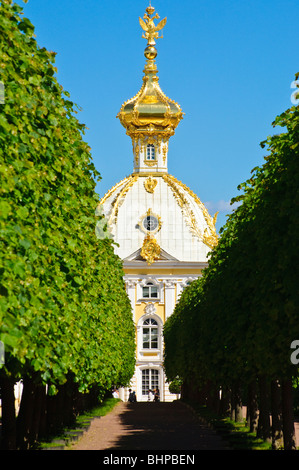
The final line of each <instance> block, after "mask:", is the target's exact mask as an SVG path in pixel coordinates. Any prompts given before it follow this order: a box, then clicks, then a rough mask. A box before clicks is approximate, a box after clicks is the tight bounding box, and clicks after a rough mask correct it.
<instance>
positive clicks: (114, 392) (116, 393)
mask: <svg viewBox="0 0 299 470" xmlns="http://www.w3.org/2000/svg"><path fill="white" fill-rule="evenodd" d="M112 396H113V398H119V393H118V390H117V389H116V388H114V389H113V392H112Z"/></svg>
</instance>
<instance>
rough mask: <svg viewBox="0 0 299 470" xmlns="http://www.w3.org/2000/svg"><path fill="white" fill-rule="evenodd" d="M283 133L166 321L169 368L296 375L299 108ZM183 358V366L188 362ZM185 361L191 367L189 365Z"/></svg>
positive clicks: (184, 373) (199, 373)
mask: <svg viewBox="0 0 299 470" xmlns="http://www.w3.org/2000/svg"><path fill="white" fill-rule="evenodd" d="M273 126H275V127H277V126H280V127H282V128H283V131H282V132H281V133H278V134H275V135H273V136H271V137H269V138H268V139H267V140H266V141H264V142H262V143H261V146H262V147H263V148H264V147H266V146H267V148H268V152H269V154H268V156H266V157H265V163H264V164H263V166H261V167H257V168H254V169H253V170H252V175H251V177H250V179H248V180H247V181H246V182H245V183H243V184H241V185H240V186H239V188H238V189H239V190H242V195H240V196H238V197H236V198H235V199H234V200H233V201H232V202H235V201H238V202H240V205H239V207H238V208H237V209H236V210H235V211H234V212H233V213H232V214H231V215H230V216H229V217H228V220H227V223H226V225H225V226H224V227H223V228H222V230H221V237H220V240H219V243H218V246H217V247H216V248H215V249H214V250H213V251H212V253H211V256H210V261H209V266H208V268H207V269H206V270H205V271H204V274H203V277H202V278H201V279H200V280H199V281H196V282H194V283H192V285H191V286H190V287H188V288H187V289H186V290H185V291H184V293H183V295H182V297H181V299H180V301H179V303H178V304H177V306H176V308H175V312H174V315H173V316H172V317H170V318H169V320H167V322H166V324H165V368H166V374H167V376H169V377H170V378H173V377H175V376H176V375H179V376H180V377H182V378H189V380H191V381H192V382H193V383H196V384H197V385H199V384H201V385H202V383H203V382H204V381H212V383H213V384H216V385H218V386H220V385H221V386H225V385H232V384H233V383H235V382H237V381H239V380H240V378H242V380H243V381H244V382H245V383H249V382H250V381H251V380H252V379H253V378H255V377H257V376H258V375H261V374H266V375H267V376H268V377H269V378H272V379H273V378H278V379H281V380H283V379H287V378H289V377H297V376H298V367H297V366H296V365H293V364H291V362H290V352H291V351H290V345H291V342H292V341H293V340H294V339H297V338H299V317H298V311H299V293H298V287H297V279H298V277H299V271H298V269H299V252H298V246H297V241H298V233H299V219H298V208H299V186H298V181H299V109H298V106H294V107H292V108H290V109H288V110H287V111H285V112H284V113H282V114H281V115H280V116H278V117H277V118H276V119H275V121H274V123H273ZM184 364H185V366H184ZM184 367H185V369H184Z"/></svg>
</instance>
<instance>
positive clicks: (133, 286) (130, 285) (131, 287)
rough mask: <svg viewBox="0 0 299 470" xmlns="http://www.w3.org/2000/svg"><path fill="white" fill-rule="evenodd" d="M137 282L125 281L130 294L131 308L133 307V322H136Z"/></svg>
mask: <svg viewBox="0 0 299 470" xmlns="http://www.w3.org/2000/svg"><path fill="white" fill-rule="evenodd" d="M137 282H138V281H137V280H135V279H126V280H125V283H126V290H127V294H128V297H129V299H130V302H131V307H132V312H133V321H134V322H135V302H136V300H135V297H136V296H135V291H136V284H137Z"/></svg>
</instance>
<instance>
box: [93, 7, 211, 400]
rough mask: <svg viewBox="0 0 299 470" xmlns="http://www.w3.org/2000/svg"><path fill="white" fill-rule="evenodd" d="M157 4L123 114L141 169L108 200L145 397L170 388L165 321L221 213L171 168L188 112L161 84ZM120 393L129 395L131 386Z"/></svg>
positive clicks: (147, 20) (135, 385)
mask: <svg viewBox="0 0 299 470" xmlns="http://www.w3.org/2000/svg"><path fill="white" fill-rule="evenodd" d="M154 12H155V9H154V8H153V7H152V6H151V5H150V6H149V7H148V8H147V9H146V13H145V15H144V16H143V19H141V18H140V19H139V21H140V25H141V27H142V29H143V37H144V38H145V39H147V46H146V49H145V51H144V55H145V58H146V64H145V68H144V71H143V72H144V76H143V83H142V86H141V89H140V91H139V92H138V93H137V94H136V95H135V96H134V97H133V98H132V99H129V100H128V101H126V102H125V103H124V104H123V105H122V107H121V109H120V111H119V113H118V115H117V117H118V118H119V120H120V122H121V124H122V125H123V126H124V128H125V129H126V133H127V135H128V136H129V137H130V138H131V139H132V147H133V172H132V174H131V175H130V176H128V177H126V178H124V179H123V180H122V181H120V182H119V183H117V184H116V185H115V186H114V187H113V188H112V189H110V190H109V191H108V192H107V193H106V194H105V196H104V197H103V198H102V200H101V203H100V206H101V209H102V210H103V212H104V214H105V216H106V219H107V220H108V225H109V229H110V231H111V233H112V235H113V238H114V241H115V242H116V243H117V244H118V247H116V248H115V251H116V253H117V254H118V255H119V257H120V258H121V259H122V260H123V268H124V273H125V284H126V289H127V293H128V296H129V298H130V301H131V305H132V314H133V320H134V323H135V326H136V345H137V347H136V369H135V374H134V376H133V378H132V382H131V388H132V389H133V390H135V392H136V396H137V401H146V400H148V390H149V389H155V388H159V392H160V400H161V401H172V400H173V399H175V398H176V395H173V394H171V393H170V392H169V389H168V384H167V382H166V378H165V373H164V370H163V325H164V323H165V321H166V320H167V318H168V317H169V316H170V315H171V314H172V312H173V310H174V308H175V305H176V302H177V301H178V299H179V297H180V294H181V292H182V290H183V289H184V288H185V287H186V285H187V284H188V283H190V282H191V281H192V280H194V279H196V278H198V277H199V276H200V275H201V272H202V270H203V269H204V268H205V267H206V266H207V255H208V253H209V251H210V250H211V248H213V246H214V245H215V244H216V243H217V234H216V229H215V219H216V217H214V218H213V217H211V216H210V214H209V213H208V211H207V209H206V208H205V206H204V204H203V203H202V202H201V201H200V199H199V198H198V196H197V195H196V194H194V193H193V192H192V191H191V190H190V189H189V188H188V187H187V186H186V185H184V184H183V183H182V182H180V181H179V180H178V179H176V178H175V177H174V176H172V175H170V174H169V173H168V170H167V161H168V141H169V138H170V137H171V136H173V135H174V133H175V129H176V127H177V125H178V124H179V122H180V120H181V119H182V117H183V112H182V110H181V107H180V105H179V104H177V103H176V102H175V101H173V100H171V99H170V98H168V97H167V96H166V95H165V94H164V93H163V91H162V90H161V88H160V85H159V79H158V76H157V73H158V70H157V66H156V62H155V58H156V56H157V50H156V48H155V44H156V41H155V40H156V39H157V38H158V37H159V31H160V30H161V29H162V28H163V27H164V25H165V23H166V18H164V20H162V21H160V22H158V23H157V25H155V23H154V20H155V19H157V18H159V16H158V15H157V14H154ZM120 397H121V398H122V399H123V400H127V398H128V390H127V389H125V390H121V393H120Z"/></svg>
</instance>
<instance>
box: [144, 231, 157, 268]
mask: <svg viewBox="0 0 299 470" xmlns="http://www.w3.org/2000/svg"><path fill="white" fill-rule="evenodd" d="M140 254H141V256H142V258H144V259H145V261H146V262H147V264H148V265H151V264H153V262H154V261H156V260H158V259H159V258H160V254H161V248H160V246H159V244H158V242H157V240H156V239H155V238H154V237H152V236H151V235H147V236H146V237H145V239H144V241H143V245H142V248H141V251H140Z"/></svg>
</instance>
